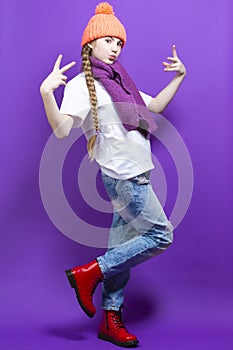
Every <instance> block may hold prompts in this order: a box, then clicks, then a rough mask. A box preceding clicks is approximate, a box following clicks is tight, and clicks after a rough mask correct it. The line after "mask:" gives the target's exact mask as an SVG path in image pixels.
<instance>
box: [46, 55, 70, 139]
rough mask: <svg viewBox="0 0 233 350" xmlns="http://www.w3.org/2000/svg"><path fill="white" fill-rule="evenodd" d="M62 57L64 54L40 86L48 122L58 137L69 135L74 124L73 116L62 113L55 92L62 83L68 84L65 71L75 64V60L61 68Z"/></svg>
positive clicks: (59, 57)
mask: <svg viewBox="0 0 233 350" xmlns="http://www.w3.org/2000/svg"><path fill="white" fill-rule="evenodd" d="M61 59H62V55H59V56H58V58H57V60H56V62H55V65H54V68H53V71H52V72H51V73H50V74H49V75H48V77H47V78H46V79H45V80H44V81H43V82H42V84H41V86H40V93H41V96H42V99H43V103H44V108H45V112H46V116H47V119H48V122H49V124H50V126H51V128H52V129H53V131H54V134H55V135H56V137H58V138H64V137H66V136H68V135H69V132H70V130H71V128H72V125H73V118H72V117H70V116H69V115H65V114H61V113H60V111H59V108H58V106H57V102H56V100H55V97H54V94H53V92H54V90H55V89H57V88H58V87H59V86H60V85H66V80H67V77H66V76H65V75H63V73H64V72H65V71H67V70H68V69H69V68H71V67H72V66H73V65H74V64H75V62H71V63H69V64H67V65H66V66H64V67H63V68H60V63H61Z"/></svg>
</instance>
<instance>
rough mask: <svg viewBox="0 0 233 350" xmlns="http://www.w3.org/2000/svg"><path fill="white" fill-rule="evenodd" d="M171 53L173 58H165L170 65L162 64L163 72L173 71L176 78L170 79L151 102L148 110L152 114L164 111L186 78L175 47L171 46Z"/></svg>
mask: <svg viewBox="0 0 233 350" xmlns="http://www.w3.org/2000/svg"><path fill="white" fill-rule="evenodd" d="M172 53H173V57H168V58H167V59H168V60H169V61H171V62H172V63H167V62H163V65H164V66H165V68H164V71H165V72H172V71H175V72H177V73H176V76H175V77H174V78H173V79H172V81H171V82H170V83H169V84H168V85H167V86H166V87H165V88H164V89H163V90H162V91H161V92H160V93H159V94H158V95H157V96H155V97H154V98H153V99H152V100H151V102H150V104H149V106H148V108H149V110H150V111H151V112H154V113H162V112H163V111H164V109H165V108H166V107H167V105H168V104H169V103H170V102H171V100H172V99H173V97H174V96H175V94H176V92H177V90H178V88H179V86H180V84H181V83H182V81H183V79H184V77H185V76H186V69H185V66H184V65H183V63H182V62H181V60H180V59H179V58H178V56H177V53H176V48H175V45H173V47H172Z"/></svg>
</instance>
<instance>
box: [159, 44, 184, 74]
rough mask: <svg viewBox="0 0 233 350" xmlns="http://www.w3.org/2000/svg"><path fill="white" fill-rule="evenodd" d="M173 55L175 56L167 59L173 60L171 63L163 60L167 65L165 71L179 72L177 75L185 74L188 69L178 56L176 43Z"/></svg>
mask: <svg viewBox="0 0 233 350" xmlns="http://www.w3.org/2000/svg"><path fill="white" fill-rule="evenodd" d="M172 55H173V57H167V60H168V61H171V63H167V62H163V65H164V67H165V68H164V72H177V74H176V75H177V76H185V75H186V69H185V66H184V64H183V63H182V62H181V60H180V59H179V57H178V56H177V53H176V46H175V45H172Z"/></svg>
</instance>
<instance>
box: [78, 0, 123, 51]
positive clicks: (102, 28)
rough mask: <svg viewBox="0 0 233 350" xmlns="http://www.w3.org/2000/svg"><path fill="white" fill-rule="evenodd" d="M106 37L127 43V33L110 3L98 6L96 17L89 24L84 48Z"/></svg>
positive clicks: (84, 39)
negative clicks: (93, 41) (91, 42)
mask: <svg viewBox="0 0 233 350" xmlns="http://www.w3.org/2000/svg"><path fill="white" fill-rule="evenodd" d="M104 36H113V37H116V38H119V39H120V40H122V41H123V46H124V45H125V43H126V31H125V28H124V26H123V24H122V23H121V22H120V21H119V19H118V18H117V17H116V16H115V14H114V11H113V8H112V6H111V5H110V4H109V3H108V2H101V3H100V4H99V5H97V6H96V9H95V15H94V16H93V17H91V19H90V21H89V22H88V24H87V26H86V28H85V30H84V32H83V37H82V44H81V45H82V47H83V46H84V45H86V44H87V43H89V42H90V41H92V40H95V39H98V38H102V37H104Z"/></svg>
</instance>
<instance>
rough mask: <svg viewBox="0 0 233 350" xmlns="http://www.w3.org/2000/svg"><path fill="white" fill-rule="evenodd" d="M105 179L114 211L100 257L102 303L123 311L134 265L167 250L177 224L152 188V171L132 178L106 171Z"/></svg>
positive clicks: (109, 308) (106, 308)
mask: <svg viewBox="0 0 233 350" xmlns="http://www.w3.org/2000/svg"><path fill="white" fill-rule="evenodd" d="M102 179H103V183H104V185H105V188H106V191H107V193H108V196H109V198H110V199H111V202H112V204H113V209H114V212H113V221H112V225H111V229H110V233H109V241H108V250H107V251H106V253H105V254H104V255H102V256H99V257H98V258H97V261H98V264H99V266H100V269H101V271H102V274H103V276H104V280H103V290H102V304H101V306H102V307H103V308H104V309H105V310H119V309H120V307H121V305H122V304H123V300H124V294H123V292H124V287H125V286H126V284H127V282H128V280H129V277H130V269H131V267H133V266H135V265H137V264H140V263H142V262H143V261H146V260H148V259H149V258H151V257H153V256H156V255H158V254H160V253H162V252H163V251H164V250H166V249H167V248H168V247H169V246H170V244H171V243H172V240H173V227H172V225H171V223H170V222H169V221H168V219H167V217H166V215H165V213H164V211H163V208H162V206H161V204H160V202H159V200H158V198H157V197H156V195H155V193H154V191H153V189H152V186H151V184H150V180H149V175H148V173H143V174H141V175H138V176H136V177H134V178H131V179H129V180H118V179H115V178H112V177H109V176H108V175H106V174H104V173H102Z"/></svg>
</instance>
